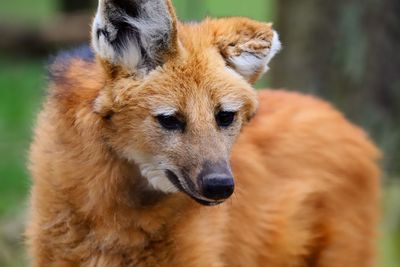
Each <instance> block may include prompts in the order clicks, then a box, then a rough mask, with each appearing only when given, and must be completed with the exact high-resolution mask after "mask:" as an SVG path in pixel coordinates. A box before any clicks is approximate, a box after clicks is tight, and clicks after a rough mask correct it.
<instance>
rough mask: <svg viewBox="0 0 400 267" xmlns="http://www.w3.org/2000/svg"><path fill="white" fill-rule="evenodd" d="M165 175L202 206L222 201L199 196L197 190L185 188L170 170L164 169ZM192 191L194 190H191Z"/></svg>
mask: <svg viewBox="0 0 400 267" xmlns="http://www.w3.org/2000/svg"><path fill="white" fill-rule="evenodd" d="M165 173H166V176H167V177H168V179H169V180H170V182H171V183H172V184H173V185H174V186H175V187H176V188H177V189H178V190H179V191H181V192H183V193H185V194H186V195H188V196H189V197H191V198H192V199H193V200H195V201H196V202H197V203H199V204H201V205H203V206H216V205H219V204H222V203H223V202H224V201H223V200H218V201H216V200H208V199H206V198H203V197H201V196H199V193H197V192H191V190H189V189H185V187H184V186H183V185H182V183H181V181H180V180H179V178H178V176H177V175H176V174H175V173H174V172H173V171H170V170H166V171H165ZM193 191H194V190H193Z"/></svg>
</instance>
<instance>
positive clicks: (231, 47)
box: [209, 18, 281, 83]
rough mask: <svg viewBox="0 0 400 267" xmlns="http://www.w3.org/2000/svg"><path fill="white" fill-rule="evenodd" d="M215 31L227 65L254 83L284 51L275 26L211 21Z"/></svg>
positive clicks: (244, 20) (234, 20) (248, 21)
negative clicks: (274, 28) (281, 51)
mask: <svg viewBox="0 0 400 267" xmlns="http://www.w3.org/2000/svg"><path fill="white" fill-rule="evenodd" d="M209 23H211V24H212V26H213V28H214V38H215V39H214V42H215V45H216V46H217V47H218V49H219V51H220V53H221V55H222V57H223V58H224V59H225V61H226V64H227V65H228V66H229V67H231V68H232V69H233V70H235V71H236V72H237V73H239V74H240V75H242V76H243V77H244V78H245V79H246V80H247V81H248V82H250V83H254V82H256V81H257V79H258V78H259V77H260V76H261V74H263V73H265V72H266V71H268V69H269V68H268V63H269V62H270V60H271V59H272V58H273V56H274V55H275V54H276V53H277V52H279V50H280V49H281V43H280V41H279V36H278V34H277V32H276V31H274V30H273V28H272V23H262V22H257V21H254V20H251V19H247V18H225V19H218V20H210V22H209Z"/></svg>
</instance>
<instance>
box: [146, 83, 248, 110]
mask: <svg viewBox="0 0 400 267" xmlns="http://www.w3.org/2000/svg"><path fill="white" fill-rule="evenodd" d="M213 91H214V92H213ZM215 91H217V92H215ZM147 102H148V103H149V105H150V109H151V111H152V114H153V115H166V116H170V115H174V114H177V113H180V114H187V115H188V116H190V114H193V115H194V114H202V116H203V115H204V113H212V114H213V113H214V112H215V111H216V110H217V109H219V110H223V111H238V110H240V109H241V108H242V107H243V105H244V99H242V98H240V97H239V96H238V95H236V94H229V93H228V94H220V92H218V89H216V90H209V91H206V90H197V91H195V92H193V91H192V92H187V91H186V92H179V91H175V90H173V91H171V92H170V93H169V94H168V93H167V94H165V93H163V94H158V95H154V96H152V97H149V98H148V101H147Z"/></svg>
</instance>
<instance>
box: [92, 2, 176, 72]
mask: <svg viewBox="0 0 400 267" xmlns="http://www.w3.org/2000/svg"><path fill="white" fill-rule="evenodd" d="M176 23H177V20H176V15H175V11H174V9H173V7H172V4H171V2H170V0H99V5H98V10H97V13H96V17H95V19H94V21H93V26H92V46H93V48H94V51H95V52H96V54H97V55H98V57H99V58H100V59H102V62H104V63H105V64H104V65H105V66H106V67H107V69H114V70H120V69H122V70H124V71H126V72H129V73H135V74H145V73H147V72H149V71H151V70H152V69H154V68H156V67H157V66H159V65H162V64H163V63H164V62H165V61H166V60H167V59H168V57H170V56H172V55H173V54H174V53H176V50H177V27H176ZM111 67H112V68H111Z"/></svg>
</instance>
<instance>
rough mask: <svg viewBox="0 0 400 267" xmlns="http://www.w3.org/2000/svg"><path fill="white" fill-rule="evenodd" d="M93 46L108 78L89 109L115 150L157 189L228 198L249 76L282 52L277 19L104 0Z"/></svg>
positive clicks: (246, 113)
mask: <svg viewBox="0 0 400 267" xmlns="http://www.w3.org/2000/svg"><path fill="white" fill-rule="evenodd" d="M92 46H93V48H94V50H95V53H96V55H97V58H98V59H99V61H100V62H101V64H102V66H103V68H104V71H105V73H106V75H107V82H106V83H105V85H104V88H102V89H101V91H100V93H99V95H98V96H97V98H96V100H95V101H94V105H93V109H94V111H95V112H96V113H97V114H99V116H102V117H103V121H104V124H105V125H106V127H105V133H104V136H105V140H106V141H107V142H108V144H109V145H110V147H111V148H112V149H113V150H114V151H116V152H117V153H118V155H120V156H121V157H123V158H124V159H127V160H129V161H132V162H134V163H136V164H137V165H138V166H139V167H140V170H141V173H142V176H143V177H145V178H146V179H147V180H148V182H149V184H150V186H152V187H153V188H154V189H155V190H160V191H163V192H166V193H173V192H177V191H182V192H184V193H186V194H187V195H189V196H190V197H192V198H193V199H195V200H196V201H198V202H199V203H201V204H204V205H215V204H218V203H221V202H222V201H224V200H225V199H227V198H228V197H229V196H230V195H231V194H232V193H233V190H234V179H233V175H232V172H231V169H230V165H229V155H230V150H231V148H232V145H233V143H234V142H235V139H236V138H237V136H238V135H239V132H240V130H241V128H242V127H243V125H244V124H245V123H247V122H248V121H249V120H250V119H251V118H252V116H253V115H254V114H255V112H256V109H257V96H256V93H255V92H254V89H253V88H252V87H251V83H253V82H255V81H256V80H257V78H258V77H259V76H260V75H261V74H262V73H264V72H266V71H267V70H268V66H267V64H268V63H269V61H270V60H271V58H272V57H273V56H274V55H275V54H276V53H277V52H278V50H279V49H280V42H279V39H278V35H277V33H276V32H275V31H273V29H272V26H271V24H268V23H260V22H256V21H252V20H250V19H246V18H224V19H216V20H213V19H207V20H205V21H203V22H202V23H198V24H183V23H180V22H178V21H177V19H176V16H175V11H174V9H173V7H172V5H171V3H170V2H169V1H166V0H100V1H99V7H98V11H97V14H96V17H95V19H94V23H93V27H92Z"/></svg>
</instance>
